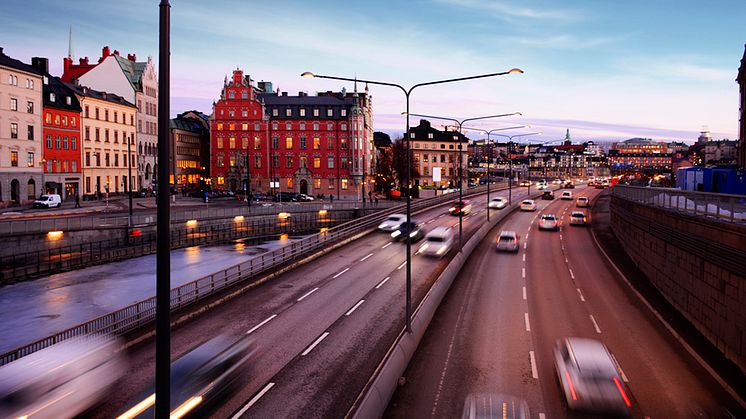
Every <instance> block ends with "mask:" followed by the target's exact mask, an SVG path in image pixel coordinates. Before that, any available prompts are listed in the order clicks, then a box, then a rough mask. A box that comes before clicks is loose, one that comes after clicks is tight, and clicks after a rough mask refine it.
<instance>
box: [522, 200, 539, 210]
mask: <svg viewBox="0 0 746 419" xmlns="http://www.w3.org/2000/svg"><path fill="white" fill-rule="evenodd" d="M521 211H536V202H534V200H533V199H524V200H523V201H521Z"/></svg>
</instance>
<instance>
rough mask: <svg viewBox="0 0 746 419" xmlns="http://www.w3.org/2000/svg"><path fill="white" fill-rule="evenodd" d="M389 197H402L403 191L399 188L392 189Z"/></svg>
mask: <svg viewBox="0 0 746 419" xmlns="http://www.w3.org/2000/svg"><path fill="white" fill-rule="evenodd" d="M389 199H401V191H400V190H398V189H392V190H390V191H389Z"/></svg>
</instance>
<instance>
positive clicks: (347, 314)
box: [345, 300, 365, 316]
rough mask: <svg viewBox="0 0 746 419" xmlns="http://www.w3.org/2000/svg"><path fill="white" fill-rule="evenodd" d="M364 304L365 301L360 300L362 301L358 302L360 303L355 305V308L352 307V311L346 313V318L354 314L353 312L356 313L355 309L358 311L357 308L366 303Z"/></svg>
mask: <svg viewBox="0 0 746 419" xmlns="http://www.w3.org/2000/svg"><path fill="white" fill-rule="evenodd" d="M364 302H365V300H360V301H358V302H357V304H355V305H354V306H353V307H352V308H351V309H350V311H348V312H347V313H345V316H349V315H350V314H352V312H353V311H355V309H356V308H358V307H360V304H362V303H364Z"/></svg>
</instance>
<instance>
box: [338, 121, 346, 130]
mask: <svg viewBox="0 0 746 419" xmlns="http://www.w3.org/2000/svg"><path fill="white" fill-rule="evenodd" d="M339 129H340V130H342V131H347V124H346V123H344V122H342V123H341V124H339Z"/></svg>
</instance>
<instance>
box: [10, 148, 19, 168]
mask: <svg viewBox="0 0 746 419" xmlns="http://www.w3.org/2000/svg"><path fill="white" fill-rule="evenodd" d="M10 165H11V166H13V167H18V152H17V151H11V152H10Z"/></svg>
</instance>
